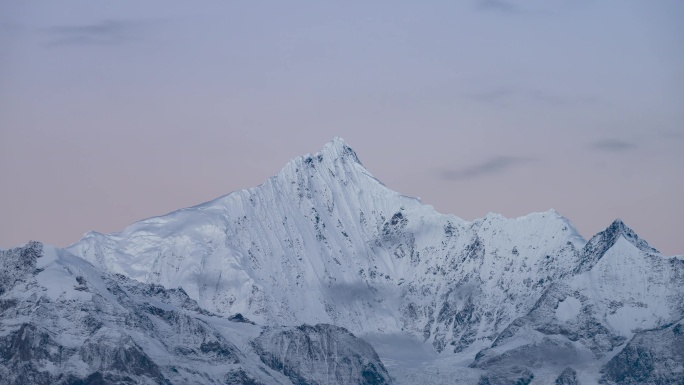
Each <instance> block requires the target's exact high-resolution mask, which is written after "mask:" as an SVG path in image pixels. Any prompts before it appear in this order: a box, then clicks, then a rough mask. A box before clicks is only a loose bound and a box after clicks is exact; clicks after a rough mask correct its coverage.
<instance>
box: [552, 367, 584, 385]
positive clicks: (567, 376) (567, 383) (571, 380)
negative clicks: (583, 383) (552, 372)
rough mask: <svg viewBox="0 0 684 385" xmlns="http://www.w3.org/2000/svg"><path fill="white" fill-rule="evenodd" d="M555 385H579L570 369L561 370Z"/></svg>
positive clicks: (575, 375) (572, 370) (574, 373)
mask: <svg viewBox="0 0 684 385" xmlns="http://www.w3.org/2000/svg"><path fill="white" fill-rule="evenodd" d="M556 385H580V383H579V382H578V381H577V372H576V371H575V369H573V368H571V367H569V366H568V367H567V368H565V369H563V371H562V372H561V374H560V375H559V376H558V378H556Z"/></svg>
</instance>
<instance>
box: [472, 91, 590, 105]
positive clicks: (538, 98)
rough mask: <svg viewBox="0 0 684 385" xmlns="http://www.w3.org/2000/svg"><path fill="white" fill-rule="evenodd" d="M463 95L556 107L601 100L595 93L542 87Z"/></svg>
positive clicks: (495, 101)
mask: <svg viewBox="0 0 684 385" xmlns="http://www.w3.org/2000/svg"><path fill="white" fill-rule="evenodd" d="M463 96H464V97H465V98H467V99H470V100H473V101H476V102H480V103H486V104H492V105H497V106H500V105H503V104H505V103H510V102H515V101H527V102H533V103H537V104H546V105H550V106H556V107H562V106H572V105H582V104H585V105H586V104H594V103H598V102H599V99H598V98H596V97H595V96H593V95H574V96H573V95H559V94H554V93H551V92H548V91H543V90H540V89H534V88H523V87H517V88H516V87H496V88H492V89H488V90H484V91H478V92H470V93H466V94H464V95H463Z"/></svg>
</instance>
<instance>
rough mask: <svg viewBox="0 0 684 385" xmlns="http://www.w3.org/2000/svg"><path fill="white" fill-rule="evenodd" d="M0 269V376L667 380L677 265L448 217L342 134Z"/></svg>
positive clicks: (544, 226)
mask: <svg viewBox="0 0 684 385" xmlns="http://www.w3.org/2000/svg"><path fill="white" fill-rule="evenodd" d="M0 253H2V259H1V260H0V312H1V313H0V377H1V378H4V379H8V380H7V383H9V384H24V383H35V384H48V383H50V384H51V383H63V384H100V383H116V384H125V383H154V384H202V383H204V384H264V385H265V384H311V385H313V384H321V385H322V384H414V383H429V384H459V383H462V384H530V383H531V384H553V383H556V384H599V383H600V384H684V331H683V330H682V324H683V323H684V256H673V257H668V256H664V255H662V254H660V253H659V252H658V251H657V250H656V249H655V248H653V247H652V246H650V245H649V244H648V243H647V242H646V241H644V240H643V239H641V238H639V236H638V235H637V234H636V233H634V231H632V230H631V229H630V228H629V227H627V226H626V225H625V224H624V223H623V222H622V221H620V220H616V221H615V222H613V223H612V224H610V225H609V226H608V227H607V228H606V229H605V230H604V231H602V232H600V233H598V234H596V235H594V236H593V237H592V238H591V239H589V240H588V241H587V240H585V239H584V238H583V237H582V236H581V235H580V234H579V233H578V232H577V230H576V229H575V228H574V226H573V225H572V223H571V222H570V221H569V220H568V219H567V218H565V217H563V216H561V215H560V214H558V213H557V212H555V211H554V210H550V211H547V212H544V213H533V214H529V215H527V216H524V217H520V218H513V219H509V218H504V217H503V216H501V215H497V214H489V215H487V216H486V217H484V218H482V219H478V220H475V221H473V222H468V221H465V220H463V219H460V218H458V217H456V216H453V215H444V214H440V213H438V212H436V211H435V210H434V209H433V208H432V207H431V206H429V205H425V204H423V203H422V202H421V201H420V200H419V199H416V198H411V197H407V196H404V195H401V194H399V193H397V192H394V191H392V190H390V189H388V188H387V187H385V186H384V185H383V184H382V183H381V182H380V181H379V180H378V179H376V178H375V177H374V176H373V175H372V174H371V173H370V172H369V171H368V170H366V169H365V168H364V167H363V165H362V163H361V162H360V160H359V158H358V156H357V155H356V153H355V152H354V150H352V149H351V148H350V147H349V146H348V145H347V144H346V143H345V142H344V141H343V140H342V139H339V138H335V139H333V141H332V142H330V143H328V144H326V145H325V146H324V147H323V149H322V151H321V152H319V153H316V154H308V155H305V156H302V157H298V158H295V159H294V160H292V161H291V162H289V163H288V164H287V165H286V166H285V167H284V168H283V169H282V170H281V171H280V172H279V173H278V174H277V175H276V176H274V177H272V178H270V179H268V180H267V181H266V182H265V183H263V184H262V185H260V186H257V187H254V188H251V189H247V190H241V191H236V192H233V193H231V194H228V195H225V196H223V197H220V198H218V199H215V200H213V201H210V202H207V203H204V204H200V205H198V206H194V207H190V208H185V209H181V210H178V211H175V212H172V213H170V214H167V215H164V216H160V217H155V218H150V219H146V220H143V221H140V222H137V223H134V224H132V225H130V226H129V227H127V228H125V229H124V230H122V231H121V232H118V233H113V234H100V233H96V232H89V233H87V234H85V236H84V237H83V238H82V239H81V240H80V241H79V242H77V243H75V244H73V245H71V246H69V247H67V248H66V249H59V248H54V247H51V246H47V245H43V244H41V243H38V242H30V243H29V244H27V245H25V246H22V247H18V248H15V249H11V250H5V251H2V252H0Z"/></svg>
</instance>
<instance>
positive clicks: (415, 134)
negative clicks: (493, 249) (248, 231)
mask: <svg viewBox="0 0 684 385" xmlns="http://www.w3.org/2000/svg"><path fill="white" fill-rule="evenodd" d="M682 20H684V2H682V1H681V0H653V1H643V0H603V1H593V0H572V1H570V0H527V1H513V0H462V1H438V0H426V1H407V0H392V1H389V0H377V1H355V0H350V1H344V2H323V1H300V0H293V1H287V2H283V1H260V0H251V1H240V0H235V1H206V2H202V5H201V6H199V5H198V4H197V3H192V2H183V1H168V0H165V1H154V0H149V1H144V2H140V1H128V0H123V1H98V0H81V1H75V0H62V1H59V2H55V1H47V0H45V1H31V2H24V1H21V2H20V1H10V0H0V181H2V182H0V247H3V248H9V247H14V246H18V245H20V244H23V243H25V242H27V241H28V240H30V239H35V240H40V241H43V242H46V243H49V244H53V245H57V246H66V245H68V244H71V243H73V242H76V241H77V240H78V239H80V237H81V236H82V235H83V233H85V232H86V231H89V230H95V231H100V232H114V231H119V230H121V229H123V228H124V227H125V226H127V225H128V224H131V223H133V222H135V221H137V220H140V219H144V218H147V217H151V216H156V215H162V214H165V213H167V212H170V211H173V210H176V209H179V208H182V207H187V206H192V205H195V204H199V203H202V202H205V201H208V200H211V199H213V198H216V197H218V196H221V195H224V194H227V193H229V192H231V191H235V190H239V189H243V188H249V187H253V186H256V185H258V184H260V183H262V182H264V181H265V180H266V179H267V178H268V177H270V176H272V175H275V174H276V173H277V172H278V171H279V170H280V169H281V168H282V167H283V166H284V165H285V164H286V163H287V162H288V161H289V160H290V159H292V158H295V157H297V156H300V155H303V154H306V153H313V152H316V151H319V150H320V149H321V148H322V147H323V145H324V144H325V143H326V142H328V141H330V140H331V139H332V138H333V137H335V136H339V137H342V138H344V139H345V141H346V142H347V143H348V144H349V145H350V146H351V147H352V148H354V149H355V150H356V152H357V154H358V155H359V158H360V159H361V161H362V162H363V164H364V166H365V167H366V168H367V169H368V170H369V171H370V172H371V173H373V174H374V175H375V176H376V177H377V178H378V179H380V180H381V181H383V182H384V183H385V184H386V185H387V186H388V187H389V188H391V189H393V190H396V191H399V192H401V193H403V194H405V195H411V196H417V197H420V198H421V199H422V201H423V202H424V203H426V204H430V205H433V206H434V207H435V209H436V210H437V211H439V212H442V213H450V214H455V215H457V216H459V217H461V218H464V219H467V220H474V219H476V218H479V217H483V216H485V215H486V214H487V213H489V212H497V213H501V214H503V215H505V216H507V217H517V216H521V215H525V214H528V213H530V212H535V211H546V210H548V209H550V208H554V209H556V210H557V211H558V212H559V213H561V214H562V215H564V216H566V217H568V218H569V219H570V220H571V221H572V222H573V223H574V224H575V226H576V227H577V228H578V230H579V231H580V233H581V234H582V235H583V236H584V237H585V238H589V237H591V236H592V235H593V234H595V233H596V232H598V231H601V230H602V229H604V228H605V227H607V226H608V225H609V224H610V223H611V222H612V221H613V220H614V219H616V218H621V219H623V220H624V221H625V223H626V224H627V225H628V226H630V227H631V228H632V229H634V230H635V231H636V232H637V233H638V234H639V235H640V236H641V237H642V238H644V239H646V240H647V241H648V242H649V243H650V244H651V245H652V246H654V247H655V248H657V249H659V250H660V251H662V252H663V253H665V254H670V255H673V254H684V237H683V236H682V235H684V234H683V233H682V226H681V223H682V221H681V219H682V218H684V205H683V204H682V202H681V200H682V199H681V198H682V197H684V171H683V169H684V167H683V166H684V151H683V147H684V23H682Z"/></svg>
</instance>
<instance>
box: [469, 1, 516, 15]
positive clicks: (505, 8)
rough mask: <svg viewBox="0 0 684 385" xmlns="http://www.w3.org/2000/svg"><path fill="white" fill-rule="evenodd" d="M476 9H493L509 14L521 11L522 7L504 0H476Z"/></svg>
mask: <svg viewBox="0 0 684 385" xmlns="http://www.w3.org/2000/svg"><path fill="white" fill-rule="evenodd" d="M476 6H477V9H479V10H481V11H495V12H502V13H509V14H517V13H521V12H522V9H521V8H520V7H519V6H517V5H515V4H513V3H511V2H509V1H505V0H478V2H477V4H476Z"/></svg>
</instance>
